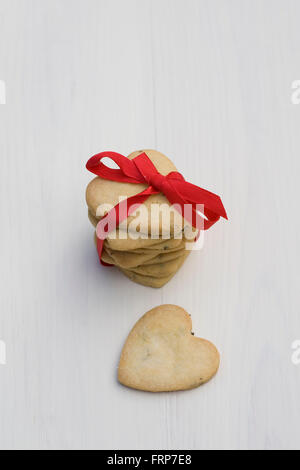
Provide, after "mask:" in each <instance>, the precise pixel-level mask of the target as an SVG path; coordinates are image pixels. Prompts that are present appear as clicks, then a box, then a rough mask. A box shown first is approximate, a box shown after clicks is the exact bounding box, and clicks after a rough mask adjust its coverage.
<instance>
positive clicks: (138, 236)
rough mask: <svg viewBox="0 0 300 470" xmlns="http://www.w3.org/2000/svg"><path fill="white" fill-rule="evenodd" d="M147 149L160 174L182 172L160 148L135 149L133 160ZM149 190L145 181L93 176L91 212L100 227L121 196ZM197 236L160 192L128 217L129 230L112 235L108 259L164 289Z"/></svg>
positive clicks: (89, 191) (139, 280) (106, 247)
mask: <svg viewBox="0 0 300 470" xmlns="http://www.w3.org/2000/svg"><path fill="white" fill-rule="evenodd" d="M143 152H145V153H146V155H147V156H148V157H149V158H150V160H151V161H152V163H153V164H154V166H155V167H156V169H157V170H158V172H159V173H160V174H162V175H164V176H165V175H167V174H168V173H170V172H172V171H177V169H176V167H175V166H174V165H173V163H172V162H171V161H170V160H169V159H168V158H167V157H166V156H165V155H163V154H162V153H160V152H157V151H155V150H141V151H137V152H133V153H132V154H130V155H129V156H128V158H129V159H130V160H132V159H133V158H135V157H137V156H138V155H139V154H141V153H143ZM146 188H147V186H145V185H143V184H131V183H119V182H116V181H110V180H106V179H103V178H99V177H97V178H95V179H93V180H92V181H91V182H90V184H89V185H88V187H87V191H86V201H87V205H88V216H89V219H90V221H91V223H92V224H93V226H94V227H96V226H97V224H98V223H99V221H100V220H101V219H102V217H103V216H104V215H105V214H106V213H107V212H108V210H109V208H111V207H114V206H116V205H117V204H118V203H119V202H120V200H122V199H126V198H128V197H131V196H134V195H136V194H138V193H140V192H141V191H143V190H144V189H146ZM106 206H107V207H106ZM187 234H188V235H187ZM195 235H196V232H195V231H194V230H193V229H192V227H191V226H190V225H189V223H188V222H187V221H186V220H185V219H184V218H183V217H182V215H181V214H180V213H179V212H177V211H176V210H174V208H172V207H171V204H170V202H169V201H168V199H167V198H166V197H165V196H164V195H163V194H162V193H159V194H154V195H151V196H150V197H149V198H148V199H147V200H146V201H145V202H144V204H143V211H141V210H139V209H138V210H137V211H136V213H133V214H131V215H130V216H129V217H128V218H127V220H126V224H125V228H124V224H122V225H121V226H119V227H118V228H116V230H113V231H112V232H111V233H109V234H108V236H107V238H106V239H105V242H104V248H103V251H102V261H104V262H105V263H108V264H112V265H115V266H117V267H118V268H119V269H120V270H121V271H122V272H123V273H124V274H125V275H126V276H127V277H128V278H129V279H131V280H132V281H135V282H137V283H139V284H143V285H145V286H150V287H162V286H163V285H164V284H166V283H167V282H168V281H169V280H170V279H171V278H172V277H173V276H174V274H175V273H176V272H177V271H178V270H179V268H180V267H181V266H182V264H183V263H184V261H185V259H186V258H187V256H188V254H189V253H190V251H191V243H192V242H193V240H194V238H195ZM95 239H96V235H95Z"/></svg>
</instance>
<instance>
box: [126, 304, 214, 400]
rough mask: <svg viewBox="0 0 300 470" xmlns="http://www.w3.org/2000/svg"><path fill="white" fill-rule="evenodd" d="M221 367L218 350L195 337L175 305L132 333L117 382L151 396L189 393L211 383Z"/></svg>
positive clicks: (151, 314) (158, 310)
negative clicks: (172, 392)
mask: <svg viewBox="0 0 300 470" xmlns="http://www.w3.org/2000/svg"><path fill="white" fill-rule="evenodd" d="M219 363H220V355H219V353H218V350H217V349H216V347H215V346H214V345H213V344H212V343H210V342H209V341H207V340H205V339H202V338H196V337H195V336H193V333H192V321H191V317H190V315H189V314H188V313H187V312H186V311H185V310H184V309H183V308H181V307H178V306H176V305H161V306H159V307H156V308H153V309H152V310H150V311H149V312H147V313H146V314H145V315H144V316H143V317H142V318H141V319H140V320H139V321H138V322H137V323H136V324H135V326H134V327H133V329H132V330H131V332H130V334H129V336H128V338H127V341H126V343H125V345H124V348H123V351H122V354H121V358H120V363H119V371H118V379H119V382H121V383H122V384H123V385H126V386H127V387H131V388H135V389H138V390H145V391H149V392H171V391H176V390H187V389H191V388H195V387H198V386H199V385H202V384H203V383H205V382H207V381H209V380H210V379H211V378H212V377H213V376H214V375H215V374H216V372H217V371H218V368H219Z"/></svg>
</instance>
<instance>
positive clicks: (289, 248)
mask: <svg viewBox="0 0 300 470" xmlns="http://www.w3.org/2000/svg"><path fill="white" fill-rule="evenodd" d="M299 19H300V3H299V1H297V0H242V1H241V0H188V1H186V0H126V1H123V0H120V1H117V0H42V1H41V0H0V79H1V80H4V81H5V83H6V93H7V96H6V104H5V105H0V158H1V172H0V214H1V245H0V259H1V264H0V281H1V296H0V339H1V340H4V341H5V342H6V345H7V365H6V366H0V422H1V426H0V447H1V448H3V449H15V448H25V449H32V448H35V449H90V448H97V449H116V448H119V449H128V448H135V449H154V448H157V449H159V448H161V449H167V448H169V449H273V448H276V449H284V448H285V449H292V448H297V449H299V448H300V436H299V419H300V418H299V417H300V400H299V388H300V366H298V367H297V366H295V365H293V364H292V362H291V354H292V350H291V344H292V342H293V341H294V340H295V339H299V338H300V319H299V303H300V291H299V281H300V277H299V266H298V264H299V235H300V233H299V232H300V223H299V217H298V202H299V198H300V189H299V183H298V175H299V169H300V164H299V151H300V133H299V123H300V105H298V106H297V105H292V104H291V99H290V98H291V84H292V82H293V80H297V79H300V76H299V75H300V69H299V63H300V48H299V43H300V29H299ZM139 148H157V149H158V150H160V151H162V152H164V153H165V154H166V155H169V156H170V157H171V158H172V159H173V160H174V163H175V164H176V166H177V167H178V168H180V170H181V171H182V173H183V174H184V175H185V177H186V178H187V179H188V180H190V181H193V182H194V183H195V184H199V185H200V186H203V187H205V188H207V189H210V190H211V191H215V192H217V193H218V194H221V195H222V197H223V201H224V204H225V207H226V208H227V210H228V214H229V217H230V222H228V223H226V222H220V223H218V224H217V226H215V227H214V228H213V229H212V230H210V231H209V232H208V233H207V234H206V238H205V246H204V249H203V251H201V252H197V253H195V254H194V256H191V257H190V259H189V260H188V261H187V262H186V264H185V266H184V267H183V268H182V270H181V271H180V273H178V275H177V276H176V277H175V278H174V279H173V280H172V281H171V282H170V283H169V284H168V285H167V286H165V287H164V288H163V289H161V290H152V289H148V288H144V287H142V286H139V285H135V284H133V283H131V282H130V281H129V280H128V279H126V278H125V277H123V276H122V275H121V274H120V273H118V272H116V271H115V270H114V269H104V268H101V267H99V265H98V261H97V256H96V254H95V250H94V246H93V235H92V230H91V227H90V226H89V223H88V220H87V213H86V206H85V201H84V191H85V186H86V184H87V182H88V181H89V179H90V175H89V174H87V172H86V171H85V170H84V164H85V162H86V160H87V158H88V157H89V156H91V155H92V154H94V153H96V152H98V151H101V150H115V151H119V152H121V153H123V154H128V153H130V152H131V151H133V150H136V149H139ZM160 303H175V304H178V305H180V306H182V307H183V308H185V309H186V310H187V311H189V312H190V313H191V314H192V318H193V323H194V330H195V333H196V334H198V335H200V336H203V337H205V338H208V339H210V340H211V341H213V342H214V343H215V344H216V345H217V346H218V347H219V349H220V351H221V353H222V364H221V369H220V372H219V373H218V375H217V376H216V378H215V379H214V380H213V381H212V382H211V383H209V384H207V385H205V386H204V387H202V388H200V389H195V390H192V391H189V392H185V393H173V394H158V395H155V396H154V395H151V394H147V393H140V392H137V391H133V390H129V389H126V388H124V387H122V386H120V385H119V384H118V383H117V381H116V369H117V363H118V358H119V354H120V351H121V348H122V345H123V342H124V340H125V338H126V336H127V334H128V332H129V330H130V329H131V327H132V325H133V324H134V322H135V321H136V320H137V319H138V318H139V317H140V316H141V315H142V314H143V313H144V312H146V311H147V310H149V309H150V308H152V307H154V306H156V305H158V304H160Z"/></svg>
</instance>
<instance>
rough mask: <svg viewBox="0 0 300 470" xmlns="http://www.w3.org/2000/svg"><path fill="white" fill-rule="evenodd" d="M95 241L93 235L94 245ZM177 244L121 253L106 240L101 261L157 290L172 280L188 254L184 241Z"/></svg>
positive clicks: (133, 279) (135, 280)
mask: <svg viewBox="0 0 300 470" xmlns="http://www.w3.org/2000/svg"><path fill="white" fill-rule="evenodd" d="M96 241H97V239H96V234H95V243H96ZM170 241H171V240H168V241H167V242H170ZM174 241H176V242H177V241H178V240H174ZM179 242H180V243H179V244H177V247H176V248H169V249H168V248H166V247H165V249H162V250H158V249H153V248H150V247H148V248H144V249H136V250H131V251H121V250H113V249H111V248H110V247H109V246H108V241H107V240H106V241H105V243H104V249H103V252H102V260H103V261H104V262H105V263H108V264H112V265H115V266H116V267H118V268H119V269H120V271H121V272H123V273H124V274H125V276H127V277H128V278H129V279H131V280H132V281H134V282H137V283H138V284H142V285H144V286H149V287H156V288H159V287H162V286H163V285H165V284H166V283H167V282H168V281H169V280H170V279H172V277H173V276H174V275H175V274H176V272H177V271H178V270H179V269H180V267H181V266H182V265H183V263H184V261H185V260H186V258H187V257H188V255H189V253H190V250H187V249H186V247H185V240H179Z"/></svg>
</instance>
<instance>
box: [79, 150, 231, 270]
mask: <svg viewBox="0 0 300 470" xmlns="http://www.w3.org/2000/svg"><path fill="white" fill-rule="evenodd" d="M103 158H110V159H111V160H113V161H114V162H115V163H116V164H117V165H118V166H119V169H113V168H109V167H107V166H106V165H104V163H102V162H101V160H102V159H103ZM86 168H87V169H88V170H89V171H90V172H92V173H94V174H95V175H97V176H99V177H100V178H103V179H106V180H110V181H117V182H119V183H134V184H144V185H147V186H148V187H147V189H145V190H144V191H142V192H140V193H139V194H136V195H135V196H131V197H129V198H128V199H126V206H127V210H126V211H122V202H121V203H119V204H117V205H116V206H115V207H114V208H113V209H112V210H111V211H109V212H108V214H106V215H105V216H104V217H103V218H102V219H101V223H106V224H107V225H109V221H110V220H111V217H114V220H116V226H119V224H120V223H121V222H123V220H125V219H126V218H127V217H128V215H130V213H131V212H132V209H133V207H134V210H135V209H136V207H137V206H139V205H141V204H143V202H145V201H146V199H148V197H149V196H151V195H152V194H159V193H163V194H164V195H165V196H166V198H167V199H168V201H169V202H170V203H171V204H176V205H179V206H180V207H181V210H182V212H181V213H182V214H184V205H185V204H191V206H192V220H191V224H192V226H193V227H199V226H200V225H199V218H200V216H199V214H198V212H197V211H196V206H197V204H198V205H199V204H202V205H203V206H204V210H203V212H204V215H205V217H206V219H207V220H204V223H203V221H202V224H203V228H204V230H207V229H208V228H210V227H211V226H212V225H213V224H215V223H216V222H217V221H218V220H219V218H220V217H223V218H224V219H227V214H226V211H225V209H224V206H223V204H222V201H221V198H220V197H219V196H217V195H216V194H213V193H211V192H210V191H207V190H206V189H202V188H199V187H198V186H195V185H194V184H191V183H188V182H187V181H185V179H184V177H183V176H182V175H181V174H180V173H178V172H177V171H172V172H171V173H169V174H168V175H166V176H163V175H161V174H160V173H159V172H158V171H157V169H156V168H155V166H154V165H153V163H152V161H151V160H150V158H149V157H148V156H147V155H146V153H141V154H140V155H138V156H137V157H135V158H133V159H132V160H129V158H127V157H124V155H121V154H119V153H115V152H102V153H98V154H97V155H94V156H93V157H92V158H90V159H89V161H88V162H87V164H86ZM175 207H176V206H175ZM107 235H108V232H106V236H107ZM104 240H105V238H103V239H100V238H98V237H97V250H98V254H99V259H100V262H101V263H102V264H103V265H104V266H111V265H110V264H107V263H104V261H102V259H101V255H102V250H103V244H104Z"/></svg>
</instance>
